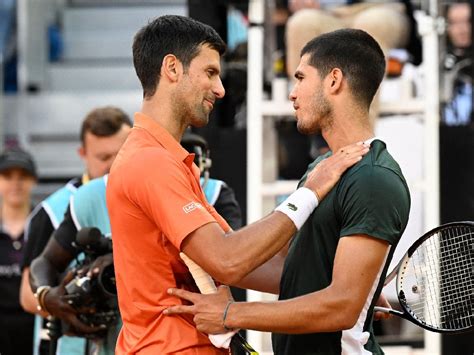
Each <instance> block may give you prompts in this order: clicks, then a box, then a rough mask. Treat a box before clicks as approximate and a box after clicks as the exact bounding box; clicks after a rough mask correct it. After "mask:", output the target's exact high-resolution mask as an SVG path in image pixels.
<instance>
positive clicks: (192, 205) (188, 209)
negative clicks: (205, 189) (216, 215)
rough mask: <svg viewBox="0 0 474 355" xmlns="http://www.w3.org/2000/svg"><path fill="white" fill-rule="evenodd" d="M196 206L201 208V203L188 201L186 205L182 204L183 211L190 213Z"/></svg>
mask: <svg viewBox="0 0 474 355" xmlns="http://www.w3.org/2000/svg"><path fill="white" fill-rule="evenodd" d="M196 208H202V205H201V204H200V203H199V202H191V203H188V204H187V205H186V206H183V211H184V213H190V212H192V211H194V210H195V209H196Z"/></svg>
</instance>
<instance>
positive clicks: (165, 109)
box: [141, 96, 187, 142]
mask: <svg viewBox="0 0 474 355" xmlns="http://www.w3.org/2000/svg"><path fill="white" fill-rule="evenodd" d="M141 112H142V113H144V114H145V115H147V116H148V117H150V118H151V119H153V120H154V121H155V122H157V123H159V124H160V125H161V126H162V127H163V128H164V129H166V130H167V131H168V132H169V133H170V134H171V135H172V136H173V137H174V138H175V139H176V140H177V141H178V142H179V141H180V140H181V138H182V136H183V134H184V131H185V130H186V128H187V126H186V125H184V124H183V123H182V122H179V121H178V120H176V119H175V117H174V112H173V110H172V107H171V105H166V100H162V101H160V102H159V103H158V102H157V100H156V96H154V97H153V98H150V99H147V100H143V103H142V109H141Z"/></svg>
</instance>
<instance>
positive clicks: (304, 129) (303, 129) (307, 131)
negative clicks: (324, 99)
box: [296, 121, 321, 136]
mask: <svg viewBox="0 0 474 355" xmlns="http://www.w3.org/2000/svg"><path fill="white" fill-rule="evenodd" d="M296 129H297V130H298V132H299V133H301V134H304V135H305V136H309V135H312V134H319V133H321V130H320V129H319V128H317V127H308V126H305V125H303V124H300V121H298V122H297V123H296Z"/></svg>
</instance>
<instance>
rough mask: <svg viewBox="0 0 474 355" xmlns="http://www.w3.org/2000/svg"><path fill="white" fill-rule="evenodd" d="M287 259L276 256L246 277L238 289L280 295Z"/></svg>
mask: <svg viewBox="0 0 474 355" xmlns="http://www.w3.org/2000/svg"><path fill="white" fill-rule="evenodd" d="M284 261H285V257H284V256H281V255H275V256H274V257H273V258H271V259H270V260H268V261H267V262H266V263H265V264H263V265H262V266H259V267H258V268H257V269H255V270H254V271H252V272H251V273H250V274H248V275H247V276H245V277H244V278H243V279H242V280H241V281H240V282H239V283H238V284H237V285H235V286H238V287H241V288H245V289H251V290H256V291H260V292H267V293H273V294H275V295H276V294H278V293H279V292H280V279H281V274H282V271H283V264H284Z"/></svg>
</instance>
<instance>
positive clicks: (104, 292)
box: [63, 228, 119, 327]
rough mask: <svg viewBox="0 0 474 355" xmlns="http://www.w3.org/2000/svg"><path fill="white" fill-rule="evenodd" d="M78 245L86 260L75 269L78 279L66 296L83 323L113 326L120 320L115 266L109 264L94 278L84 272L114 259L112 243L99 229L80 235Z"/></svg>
mask: <svg viewBox="0 0 474 355" xmlns="http://www.w3.org/2000/svg"><path fill="white" fill-rule="evenodd" d="M75 246H76V247H77V248H78V249H79V250H82V251H83V252H84V255H85V257H84V259H82V260H80V261H78V263H77V265H76V266H75V267H74V268H73V269H72V272H73V274H74V278H73V279H72V280H71V281H70V282H69V283H68V284H67V285H66V294H65V295H64V296H63V297H64V299H66V300H67V302H68V303H69V304H70V305H71V306H72V307H74V308H75V309H76V310H77V311H78V312H79V315H78V318H79V319H80V320H81V321H82V322H83V323H85V324H87V325H89V326H105V327H109V326H110V325H112V324H114V323H116V322H117V320H118V317H119V312H118V302H117V288H116V285H115V271H114V265H113V263H110V264H108V265H106V266H105V267H104V268H103V269H102V270H101V271H100V273H99V274H98V275H94V276H92V277H89V276H87V275H86V273H84V272H82V271H81V270H84V269H88V268H89V267H90V266H91V265H92V263H93V262H94V261H95V260H96V259H97V258H98V257H100V256H105V255H107V254H110V256H111V254H112V240H111V239H110V238H106V237H105V236H103V235H102V234H101V232H100V231H99V229H97V228H83V229H81V230H80V231H79V232H78V233H77V236H76V243H75Z"/></svg>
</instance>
